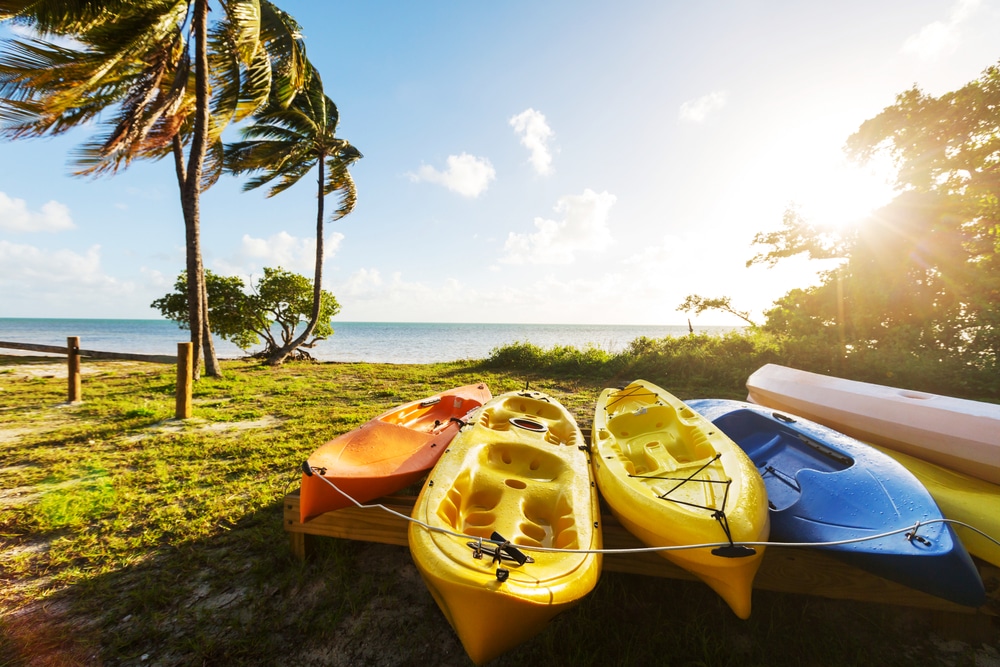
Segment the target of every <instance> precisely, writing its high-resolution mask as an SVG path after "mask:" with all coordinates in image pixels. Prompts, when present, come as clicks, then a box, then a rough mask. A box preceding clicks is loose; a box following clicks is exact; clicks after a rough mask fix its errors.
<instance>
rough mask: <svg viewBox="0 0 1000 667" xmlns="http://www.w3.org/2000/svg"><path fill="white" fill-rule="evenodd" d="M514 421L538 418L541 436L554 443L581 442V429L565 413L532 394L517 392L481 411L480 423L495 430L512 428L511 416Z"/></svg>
mask: <svg viewBox="0 0 1000 667" xmlns="http://www.w3.org/2000/svg"><path fill="white" fill-rule="evenodd" d="M512 419H513V420H515V422H522V423H530V422H535V423H536V424H538V425H539V426H540V427H542V428H539V429H538V432H540V433H542V439H544V440H545V441H546V442H548V443H550V444H553V445H570V446H574V447H575V446H578V445H579V444H582V443H579V442H577V438H578V435H577V434H578V431H577V429H575V428H574V425H573V424H569V423H567V422H566V421H565V420H564V419H563V417H562V413H561V412H560V411H559V408H557V407H556V406H555V405H553V404H552V403H549V402H548V401H541V400H538V399H536V398H531V397H530V396H520V395H515V396H511V397H509V398H507V399H506V400H503V401H495V402H494V404H493V405H491V406H490V407H489V408H487V409H485V410H483V411H482V414H480V416H479V424H480V425H482V426H485V427H486V428H490V429H493V430H494V431H510V430H511V429H512V428H514V426H512V422H511V420H512Z"/></svg>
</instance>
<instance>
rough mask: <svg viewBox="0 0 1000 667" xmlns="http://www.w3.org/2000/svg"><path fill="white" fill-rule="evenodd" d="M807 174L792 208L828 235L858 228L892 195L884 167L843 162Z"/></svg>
mask: <svg viewBox="0 0 1000 667" xmlns="http://www.w3.org/2000/svg"><path fill="white" fill-rule="evenodd" d="M817 167H820V166H819V165H817ZM809 173H810V177H811V178H810V182H809V183H808V184H806V187H805V188H804V189H803V191H802V192H801V194H799V195H798V196H797V200H796V204H797V205H798V207H799V209H800V211H801V213H802V215H803V217H805V218H806V219H807V220H809V221H811V222H812V223H813V224H815V225H816V226H817V227H819V228H821V229H824V230H827V231H829V232H831V233H839V232H843V231H845V230H847V229H851V228H854V227H857V226H860V225H861V224H863V223H864V221H865V220H866V219H867V218H869V217H870V216H871V214H872V213H874V212H875V211H876V210H878V209H879V208H881V207H883V206H885V205H886V204H888V203H889V202H890V201H891V200H892V199H893V197H894V196H895V195H896V193H895V191H894V190H893V187H892V185H891V180H890V177H889V175H890V170H888V169H887V168H886V166H885V165H881V164H871V165H866V166H858V165H855V164H853V163H850V162H848V161H847V160H846V159H844V160H841V161H838V162H836V163H832V164H829V165H824V166H822V167H820V168H818V169H816V170H811V171H810V172H809Z"/></svg>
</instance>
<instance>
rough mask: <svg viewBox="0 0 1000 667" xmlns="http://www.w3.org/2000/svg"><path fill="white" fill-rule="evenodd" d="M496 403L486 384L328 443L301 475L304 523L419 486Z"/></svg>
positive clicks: (412, 406) (408, 407)
mask: <svg viewBox="0 0 1000 667" xmlns="http://www.w3.org/2000/svg"><path fill="white" fill-rule="evenodd" d="M491 397H492V395H491V393H490V390H489V388H488V387H487V386H486V385H485V384H483V383H479V384H472V385H466V386H464V387H457V388H455V389H450V390H448V391H444V392H441V393H438V394H434V395H433V396H429V397H427V398H424V399H420V400H416V401H411V402H408V403H405V404H403V405H400V406H397V407H395V408H393V409H391V410H388V411H386V412H384V413H382V414H380V415H378V416H377V417H375V418H373V419H371V420H369V421H368V422H365V423H364V424H363V425H361V426H360V427H359V428H356V429H354V430H353V431H349V432H347V433H344V434H342V435H340V436H338V437H336V438H334V439H333V440H330V441H329V442H326V443H324V444H323V445H321V446H320V447H319V448H317V449H316V450H315V451H314V452H313V453H312V454H310V455H309V458H308V460H307V463H308V468H309V470H308V471H307V472H303V475H302V488H301V492H300V494H301V500H300V509H299V513H300V519H301V521H302V522H303V523H305V522H306V521H308V520H309V519H312V518H314V517H317V516H319V515H320V514H323V513H325V512H331V511H334V510H338V509H341V508H344V507H349V506H353V505H354V503H353V502H352V500H351V499H352V498H353V499H354V500H356V501H358V502H367V501H369V500H372V499H374V498H379V497H381V496H384V495H386V494H390V493H394V492H396V491H399V490H400V489H403V488H406V487H407V486H409V485H410V484H414V483H416V482H418V481H419V480H420V479H421V478H422V477H423V476H424V475H426V474H427V473H428V472H429V471H430V470H431V468H432V467H433V466H434V464H435V463H436V462H437V460H438V458H439V457H440V456H441V453H442V452H444V450H445V449H446V448H447V446H448V444H449V443H450V442H451V439H452V438H454V437H455V434H456V433H458V429H459V427H460V425H461V424H462V423H463V422H464V421H465V419H466V418H467V417H468V415H469V413H470V412H472V411H474V410H475V409H476V408H479V407H481V406H482V405H483V404H484V403H485V402H486V401H488V400H489V399H490V398H491ZM331 484H332V485H333V486H332V485H331ZM334 486H336V487H337V488H334ZM338 489H339V491H338ZM341 492H343V493H341ZM345 494H346V495H345Z"/></svg>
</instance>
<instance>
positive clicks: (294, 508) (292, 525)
mask: <svg viewBox="0 0 1000 667" xmlns="http://www.w3.org/2000/svg"><path fill="white" fill-rule="evenodd" d="M415 501H416V498H415V497H414V496H391V497H386V498H380V499H378V500H374V501H372V502H371V503H369V504H381V505H385V506H386V507H388V508H390V509H392V510H395V511H397V512H399V513H401V514H403V515H405V516H410V515H411V514H412V512H413V504H414V502H415ZM601 522H602V529H603V536H604V548H605V549H629V548H636V547H642V546H643V544H642V543H641V542H639V540H638V539H637V538H636V537H634V536H633V535H632V534H631V533H629V532H628V531H627V530H626V529H625V528H624V527H623V526H622V525H621V524H620V523H618V521H617V520H616V519H615V518H614V516H613V515H611V514H610V513H609V512H607V511H606V510H605V511H604V512H603V513H602V516H601ZM407 523H408V522H407V521H406V520H405V519H402V518H400V517H398V516H395V515H393V514H390V513H389V512H386V511H384V510H382V509H380V508H377V507H369V508H359V507H348V508H344V509H340V510H336V511H333V512H327V513H326V514H322V515H320V516H318V517H316V518H314V519H311V520H310V521H308V522H306V523H301V522H300V521H299V492H298V491H293V492H292V493H289V494H288V495H286V496H285V501H284V526H285V531H286V532H287V533H288V536H289V539H290V541H291V547H292V552H293V553H294V554H295V555H296V556H297V557H298V558H301V559H304V558H305V557H306V555H307V553H308V542H307V538H308V537H310V536H313V535H320V536H325V537H339V538H342V539H348V540H360V541H364V542H380V543H382V544H394V545H398V546H407V536H406V535H407ZM976 565H977V566H978V568H979V574H980V575H981V576H982V578H983V583H984V584H985V585H986V591H987V596H988V598H987V601H986V604H984V605H983V606H982V607H979V608H978V609H977V608H972V607H964V606H962V605H958V604H955V603H953V602H949V601H948V600H943V599H941V598H937V597H934V596H933V595H928V594H927V593H923V592H921V591H917V590H914V589H912V588H908V587H906V586H903V585H901V584H897V583H895V582H892V581H888V580H886V579H882V578H881V577H878V576H876V575H874V574H870V573H868V572H865V571H864V570H859V569H857V568H855V567H851V566H849V565H847V564H845V563H842V562H841V561H839V560H837V559H835V558H833V557H832V556H829V555H826V554H824V553H822V552H821V551H819V550H816V549H805V548H800V547H783V546H769V547H768V548H767V551H766V552H765V553H764V558H763V560H762V561H761V566H760V570H759V571H758V572H757V576H756V577H755V578H754V584H753V585H754V588H756V589H759V590H767V591H777V592H780V593H792V594H797V595H815V596H819V597H825V598H833V599H841V600H858V601H863V602H877V603H882V604H894V605H899V606H904V607H916V608H921V609H929V610H937V611H945V612H958V613H963V614H967V615H968V614H984V615H986V616H991V617H997V616H1000V568H997V567H994V566H993V565H991V564H989V563H985V562H984V561H981V560H978V559H976ZM603 568H604V569H605V570H608V571H611V572H625V573H628V574H640V575H647V576H655V577H666V578H670V579H688V580H694V579H696V578H695V577H694V575H692V574H690V573H689V572H687V571H686V570H683V569H682V568H680V567H678V566H676V565H674V564H673V563H671V562H670V561H668V560H666V559H665V558H663V557H662V556H660V555H658V554H656V553H652V552H648V553H633V554H606V555H605V556H604V565H603ZM987 620H988V619H987Z"/></svg>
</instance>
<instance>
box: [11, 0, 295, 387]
mask: <svg viewBox="0 0 1000 667" xmlns="http://www.w3.org/2000/svg"><path fill="white" fill-rule="evenodd" d="M215 2H217V4H218V5H219V6H220V7H221V9H222V11H221V13H220V14H219V18H218V19H216V20H215V21H209V17H208V14H209V9H210V0H104V1H102V2H95V1H94V0H0V20H11V21H13V22H15V23H20V24H23V25H27V26H30V27H31V28H33V29H34V31H35V32H36V33H37V34H38V35H39V36H38V37H29V38H23V39H14V40H11V41H9V42H8V43H6V44H5V45H4V47H5V48H4V50H3V53H0V136H5V137H7V138H10V139H20V138H27V137H40V136H46V135H57V134H61V133H63V132H66V131H68V130H70V129H73V128H75V127H79V126H81V125H84V124H87V123H90V122H92V121H95V120H98V115H99V114H102V113H105V112H107V111H108V110H111V111H112V114H111V117H110V120H108V121H106V122H104V123H103V126H104V128H105V130H104V132H103V133H102V134H100V135H99V136H98V137H96V139H94V140H93V141H91V142H90V143H87V144H85V145H84V146H82V147H81V149H80V150H79V151H78V152H77V155H76V160H75V162H76V164H77V166H78V167H79V169H78V171H77V172H76V173H77V174H80V175H87V174H93V175H97V174H103V173H115V172H116V171H117V170H118V169H119V168H123V167H126V166H128V164H129V163H130V162H131V161H132V160H133V159H137V158H141V159H160V158H163V157H165V156H167V155H171V154H172V155H173V158H174V164H175V168H176V169H175V170H176V174H177V181H178V186H179V190H180V199H181V209H182V213H183V216H184V227H185V246H186V250H187V263H186V270H187V275H188V276H189V277H191V279H190V280H189V282H188V294H189V299H188V301H189V305H190V312H189V322H188V324H189V326H190V328H191V342H192V343H193V345H194V358H195V361H196V370H195V373H196V376H197V374H198V370H199V367H200V364H199V360H200V359H201V356H202V346H203V345H204V357H205V367H206V373H208V374H209V375H220V370H219V364H218V361H217V359H216V358H215V351H214V349H213V346H212V337H211V332H210V327H209V324H208V317H207V308H206V305H205V304H206V297H205V286H204V284H205V283H204V269H203V266H202V259H201V230H200V226H201V218H200V195H201V192H202V191H203V190H204V189H205V188H206V187H208V186H209V185H211V183H212V182H214V180H215V179H216V178H217V177H218V174H219V168H220V166H221V148H222V145H221V140H220V136H221V133H222V131H223V129H224V128H225V127H226V125H228V124H229V123H230V122H234V121H239V120H242V119H244V118H246V117H248V116H249V115H251V114H252V113H254V112H255V111H257V110H258V109H259V108H261V107H262V106H263V105H265V104H266V103H268V101H269V100H270V101H275V100H276V101H277V102H278V103H280V104H284V105H287V104H289V103H290V102H291V101H292V99H293V98H294V96H295V94H296V93H297V91H298V90H300V89H301V88H302V87H303V86H304V84H305V80H306V79H305V77H306V67H305V65H306V60H305V52H304V46H303V44H302V37H301V34H300V31H299V26H298V24H297V23H295V21H294V20H293V19H292V18H291V17H290V16H289V15H287V14H285V13H284V12H282V11H281V10H280V9H278V8H277V7H276V6H275V5H273V4H272V3H271V2H270V1H269V0H215ZM47 38H48V39H47ZM67 38H68V39H67ZM185 147H186V148H187V156H186V158H185V156H184V149H185Z"/></svg>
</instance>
